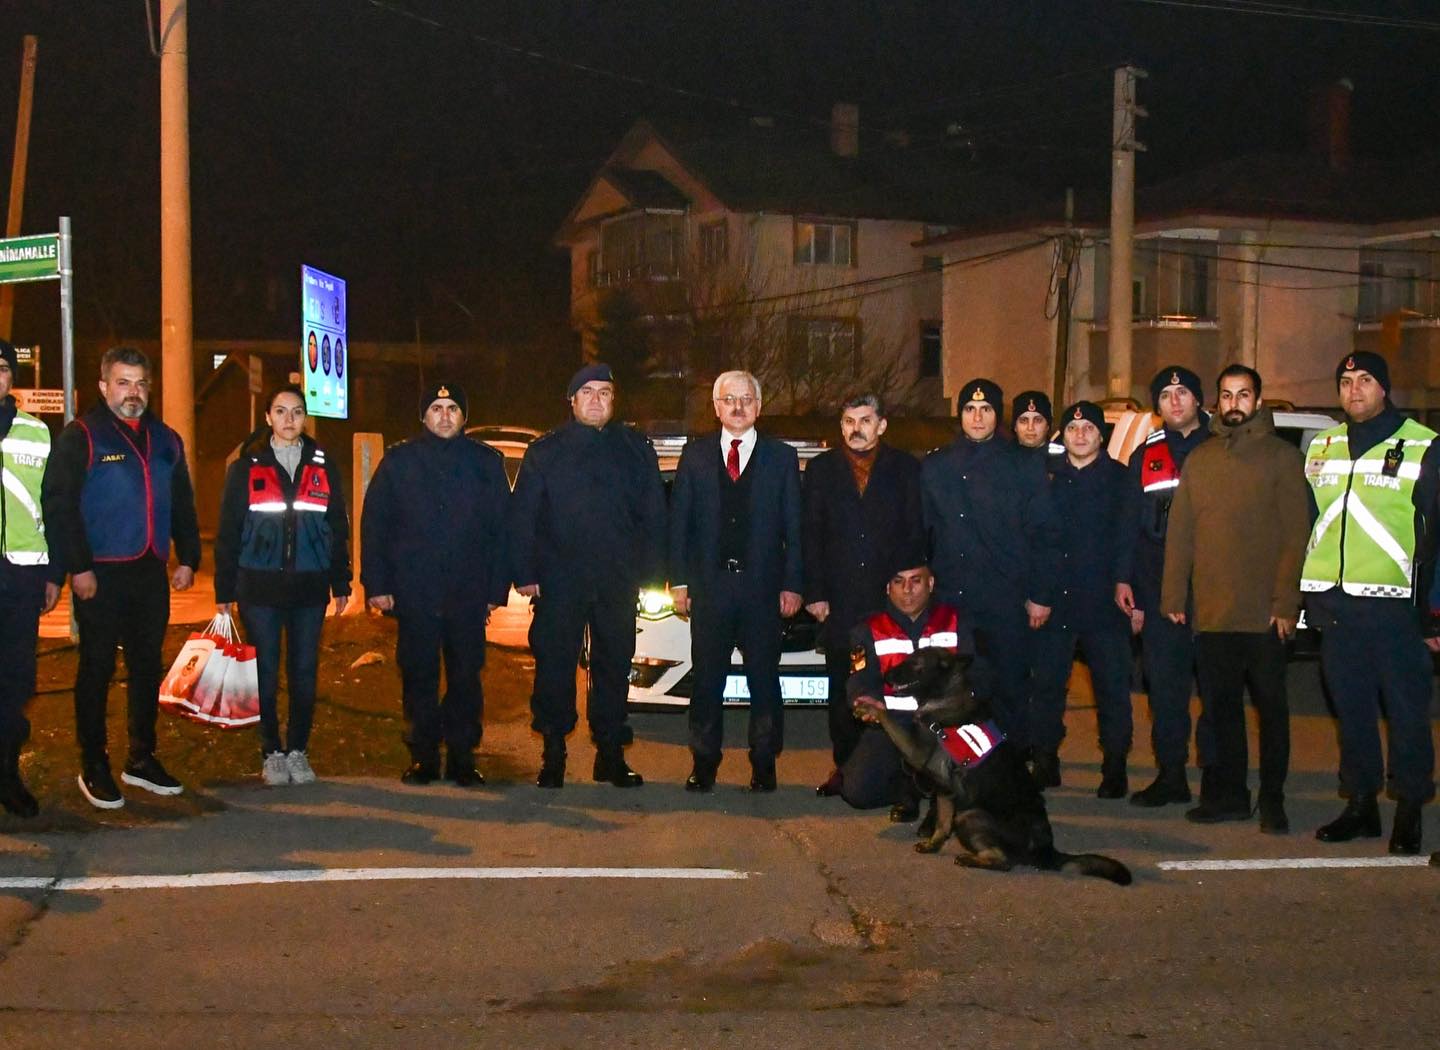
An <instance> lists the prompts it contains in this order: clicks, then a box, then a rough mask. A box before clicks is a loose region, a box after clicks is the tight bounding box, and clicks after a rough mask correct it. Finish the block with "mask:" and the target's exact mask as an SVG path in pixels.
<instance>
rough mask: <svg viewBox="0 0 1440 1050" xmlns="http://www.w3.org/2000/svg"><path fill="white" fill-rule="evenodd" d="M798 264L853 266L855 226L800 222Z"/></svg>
mask: <svg viewBox="0 0 1440 1050" xmlns="http://www.w3.org/2000/svg"><path fill="white" fill-rule="evenodd" d="M795 262H796V264H797V265H806V266H854V265H855V225H854V223H848V222H797V223H796V224H795Z"/></svg>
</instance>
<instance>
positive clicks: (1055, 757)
mask: <svg viewBox="0 0 1440 1050" xmlns="http://www.w3.org/2000/svg"><path fill="white" fill-rule="evenodd" d="M1030 767H1031V773H1030V775H1031V776H1032V777H1034V778H1035V786H1036V787H1038V788H1040V790H1042V791H1043V790H1045V788H1058V787H1059V786H1060V755H1059V754H1058V753H1057V752H1055V751H1036V752H1035V757H1034V758H1033V759H1032V760H1031V764H1030Z"/></svg>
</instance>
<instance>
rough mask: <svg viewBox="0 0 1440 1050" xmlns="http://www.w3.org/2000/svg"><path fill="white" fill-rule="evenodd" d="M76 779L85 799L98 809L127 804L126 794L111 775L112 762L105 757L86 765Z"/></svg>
mask: <svg viewBox="0 0 1440 1050" xmlns="http://www.w3.org/2000/svg"><path fill="white" fill-rule="evenodd" d="M75 779H76V782H77V783H79V785H80V793H81V794H82V795H84V796H85V801H87V802H89V803H90V805H92V806H94V807H95V808H96V809H119V808H120V807H121V806H123V805H125V796H124V795H122V794H120V789H119V788H118V787H116V786H115V778H114V777H113V776H111V775H110V763H108V762H106V761H104V760H103V759H102V760H101V761H99V762H94V763H91V764H88V765H86V766H85V769H84V771H83V772H82V773H81V774H80V775H79V776H78V777H76V778H75Z"/></svg>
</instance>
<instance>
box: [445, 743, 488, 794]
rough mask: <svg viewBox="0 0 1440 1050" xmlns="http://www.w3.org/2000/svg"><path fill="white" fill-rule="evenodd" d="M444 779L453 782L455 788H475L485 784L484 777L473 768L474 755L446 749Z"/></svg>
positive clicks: (467, 750) (464, 751) (466, 750)
mask: <svg viewBox="0 0 1440 1050" xmlns="http://www.w3.org/2000/svg"><path fill="white" fill-rule="evenodd" d="M445 779H446V780H450V781H454V783H455V785H456V786H457V787H477V786H478V785H480V784H483V783H485V776H484V774H482V773H481V772H480V770H478V769H476V768H475V753H474V752H473V751H471V750H470V749H469V748H465V749H464V750H460V749H451V748H447V749H446V751H445Z"/></svg>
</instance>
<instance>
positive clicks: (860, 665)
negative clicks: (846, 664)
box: [850, 645, 866, 674]
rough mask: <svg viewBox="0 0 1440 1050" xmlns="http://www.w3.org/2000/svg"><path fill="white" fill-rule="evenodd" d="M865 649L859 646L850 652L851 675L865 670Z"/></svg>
mask: <svg viewBox="0 0 1440 1050" xmlns="http://www.w3.org/2000/svg"><path fill="white" fill-rule="evenodd" d="M865 662H866V661H865V647H864V646H863V645H857V646H855V647H854V648H853V649H851V650H850V673H851V674H855V673H856V672H857V671H863V670H865Z"/></svg>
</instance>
